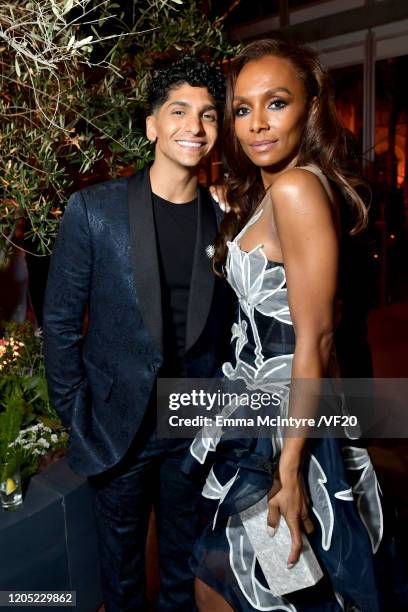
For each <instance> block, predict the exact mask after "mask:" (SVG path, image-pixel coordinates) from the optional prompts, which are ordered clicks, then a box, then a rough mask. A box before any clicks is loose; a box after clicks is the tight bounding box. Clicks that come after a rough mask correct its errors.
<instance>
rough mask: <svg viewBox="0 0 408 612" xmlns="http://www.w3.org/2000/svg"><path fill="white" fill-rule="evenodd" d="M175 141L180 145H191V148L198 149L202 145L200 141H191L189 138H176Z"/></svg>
mask: <svg viewBox="0 0 408 612" xmlns="http://www.w3.org/2000/svg"><path fill="white" fill-rule="evenodd" d="M177 142H178V143H179V144H180V145H181V146H182V147H191V148H192V149H199V148H200V147H202V146H203V143H202V142H191V140H178V141H177Z"/></svg>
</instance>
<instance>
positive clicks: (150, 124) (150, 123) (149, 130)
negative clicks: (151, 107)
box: [146, 115, 157, 143]
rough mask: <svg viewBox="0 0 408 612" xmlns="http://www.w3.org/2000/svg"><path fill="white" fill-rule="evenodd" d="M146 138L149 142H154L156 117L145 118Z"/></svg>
mask: <svg viewBox="0 0 408 612" xmlns="http://www.w3.org/2000/svg"><path fill="white" fill-rule="evenodd" d="M146 136H147V138H148V139H149V140H150V142H152V143H153V142H156V138H157V131H156V117H155V116H154V115H148V116H147V117H146Z"/></svg>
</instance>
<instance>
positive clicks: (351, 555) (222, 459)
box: [186, 40, 383, 612]
mask: <svg viewBox="0 0 408 612" xmlns="http://www.w3.org/2000/svg"><path fill="white" fill-rule="evenodd" d="M225 113H226V114H225V127H226V135H225V138H224V143H225V156H226V161H227V165H228V172H229V178H228V185H227V201H228V202H229V203H230V207H231V208H230V211H229V212H228V214H226V216H225V219H224V222H223V224H222V226H221V232H220V235H219V237H218V238H217V242H216V245H215V255H214V266H215V269H216V270H217V271H218V273H220V271H221V272H224V271H225V273H226V277H227V280H228V281H229V283H230V284H231V286H232V288H233V289H234V291H235V293H236V294H237V297H238V300H239V316H238V320H237V322H236V324H235V325H234V327H233V340H235V342H236V344H235V356H236V364H235V366H233V365H232V364H230V363H227V364H224V368H223V370H224V374H225V375H226V377H227V378H228V379H230V380H243V381H244V382H245V384H246V385H247V387H249V388H252V389H253V388H258V389H261V390H262V389H264V390H270V389H271V387H270V385H269V383H268V381H270V380H271V379H273V378H274V377H279V378H283V379H284V378H285V377H286V378H289V379H290V377H292V379H311V381H314V380H315V381H318V379H320V378H322V377H325V376H328V375H329V362H330V357H331V354H332V349H333V331H334V310H335V300H336V293H337V279H338V276H339V245H340V242H341V239H342V230H341V228H342V227H344V224H345V222H347V220H349V221H348V222H349V227H348V230H347V231H348V233H352V234H354V233H357V232H358V231H359V230H361V229H362V228H363V227H364V225H365V223H366V218H367V210H366V206H365V204H364V202H363V200H362V199H361V197H360V195H359V194H358V191H357V189H358V188H359V187H360V186H361V183H362V181H361V180H360V178H359V176H358V174H357V173H353V170H352V165H353V164H352V160H351V159H350V155H349V151H348V141H349V139H348V136H347V134H346V132H345V130H344V129H343V128H342V127H341V126H340V124H339V123H338V120H337V117H336V112H335V107H334V102H333V97H332V93H331V91H330V88H329V85H328V77H327V75H326V73H325V72H324V70H323V69H322V67H321V65H320V63H319V61H318V59H317V56H316V55H315V53H314V52H313V51H311V50H309V49H304V48H300V47H296V46H293V45H291V44H288V43H285V42H282V41H277V40H265V41H258V42H254V43H252V44H250V45H248V46H247V47H246V48H245V49H244V50H243V51H242V52H241V53H240V55H239V56H238V58H237V59H236V61H235V62H234V64H233V66H232V71H231V73H230V75H229V85H228V93H227V103H226V111H225ZM345 220H346V221H345ZM304 399H305V398H304V397H303V398H302V402H301V403H300V404H299V403H298V402H297V401H295V398H294V395H293V388H292V391H291V397H290V399H289V412H290V413H291V414H294V413H296V412H297V413H299V414H302V412H303V415H306V416H310V415H312V414H313V406H312V405H310V406H305V403H304V401H303V400H304ZM218 434H219V432H218ZM217 440H219V436H218V437H217V435H215V438H213V439H212V441H209V433H208V431H202V432H200V434H199V435H198V436H197V437H196V439H195V440H194V442H193V444H192V445H191V449H190V457H189V458H188V460H187V464H188V465H187V466H186V469H187V470H189V471H190V472H191V471H192V470H193V469H195V468H197V467H198V466H199V465H203V464H205V465H208V464H211V470H210V472H209V473H208V476H207V480H206V483H205V486H204V489H203V498H204V500H205V503H206V504H207V515H208V516H207V519H208V524H207V526H206V527H205V529H204V531H203V533H202V535H201V537H200V539H199V541H198V542H197V544H196V548H195V552H194V556H193V560H192V567H193V570H194V572H195V575H196V598H197V605H198V608H199V610H200V611H208V610H211V612H223V611H230V610H237V611H238V610H287V611H290V612H294V611H296V610H298V611H302V612H304V611H306V610H310V611H311V610H314V611H317V610H319V611H321V612H322V611H325V612H328V611H334V610H342V609H347V610H365V611H368V610H370V612H374V611H375V610H380V609H381V604H380V597H379V594H378V586H377V582H376V580H377V579H376V575H375V567H374V565H375V562H374V560H373V555H374V556H375V554H376V553H377V551H378V549H379V547H380V543H381V538H382V532H383V517H382V509H381V503H380V499H379V487H378V484H377V480H376V477H375V473H374V471H373V468H372V465H371V462H370V459H369V457H368V454H367V451H366V450H365V449H364V448H360V447H359V446H358V444H357V443H356V442H355V440H351V441H350V440H346V441H340V440H337V439H321V440H314V441H312V440H308V441H307V442H306V434H305V435H303V436H297V437H290V436H285V438H284V439H281V438H280V436H279V435H275V436H273V437H272V439H267V438H257V439H250V440H247V439H233V440H231V439H230V440H228V439H226V437H225V436H224V437H221V439H220V440H219V441H218V443H217ZM273 472H274V473H273ZM268 491H269V502H268V507H269V510H268V525H269V537H270V538H271V546H272V547H273V538H274V537H275V536H274V534H275V532H276V529H280V528H281V527H279V521H280V517H281V516H283V517H284V518H285V521H286V524H287V526H288V527H289V530H290V535H291V547H289V548H290V550H289V548H288V550H287V553H286V554H287V559H286V561H287V568H288V570H287V571H290V570H291V568H293V567H294V566H295V564H296V563H297V562H298V560H299V556H300V554H301V550H302V532H304V533H306V534H308V536H309V539H310V541H311V543H312V546H313V549H314V551H315V554H316V556H317V558H318V561H319V565H320V567H321V568H322V570H323V574H324V576H323V578H322V579H321V580H319V581H318V582H317V584H316V586H312V587H310V588H307V589H304V588H302V589H301V590H297V591H295V588H296V587H295V588H292V589H288V591H291V590H292V591H293V592H289V593H288V594H285V595H283V596H276V595H274V592H276V590H274V589H272V588H270V585H269V584H268V582H267V581H266V579H265V575H264V572H262V570H261V568H260V565H259V559H258V557H257V554H256V552H255V551H254V548H253V544H252V543H251V540H250V539H249V537H248V534H247V532H246V529H245V528H244V527H243V524H242V515H240V512H242V511H243V510H244V509H245V508H248V507H253V506H254V504H255V503H257V502H258V501H259V500H260V499H261V498H262V497H264V495H265V494H266V493H267V492H268ZM309 500H310V501H309ZM276 533H277V532H276ZM267 537H268V535H267V530H266V525H265V538H267ZM272 569H273V568H272ZM281 570H282V568H280V571H281ZM279 588H280V592H281V593H285V588H281V585H280V586H279Z"/></svg>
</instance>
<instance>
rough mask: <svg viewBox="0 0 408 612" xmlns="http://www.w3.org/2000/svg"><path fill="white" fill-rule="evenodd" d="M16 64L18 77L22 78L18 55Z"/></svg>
mask: <svg viewBox="0 0 408 612" xmlns="http://www.w3.org/2000/svg"><path fill="white" fill-rule="evenodd" d="M14 64H15V67H16V73H17V76H18V77H21V70H20V64H19V63H18V59H17V55H16V59H15V62H14Z"/></svg>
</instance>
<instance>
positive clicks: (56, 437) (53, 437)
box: [51, 434, 58, 444]
mask: <svg viewBox="0 0 408 612" xmlns="http://www.w3.org/2000/svg"><path fill="white" fill-rule="evenodd" d="M51 442H52V443H53V444H56V443H57V442H58V436H57V434H51Z"/></svg>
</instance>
